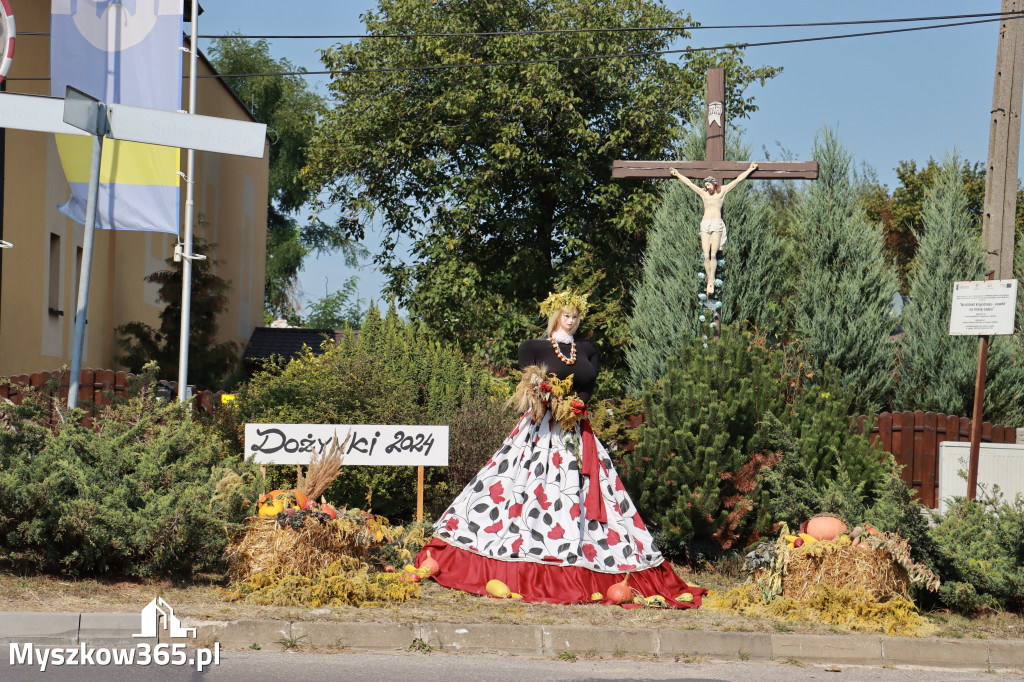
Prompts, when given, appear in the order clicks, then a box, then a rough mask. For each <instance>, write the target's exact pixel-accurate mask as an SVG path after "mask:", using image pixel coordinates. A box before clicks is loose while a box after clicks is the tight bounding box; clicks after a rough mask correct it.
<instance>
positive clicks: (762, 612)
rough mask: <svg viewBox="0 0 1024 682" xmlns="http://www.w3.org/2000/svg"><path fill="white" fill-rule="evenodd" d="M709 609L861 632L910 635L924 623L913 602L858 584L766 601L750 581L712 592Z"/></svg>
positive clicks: (707, 603)
mask: <svg viewBox="0 0 1024 682" xmlns="http://www.w3.org/2000/svg"><path fill="white" fill-rule="evenodd" d="M701 607H702V608H705V609H709V610H711V611H738V612H740V613H742V614H744V615H746V616H755V617H765V618H774V619H783V620H792V621H805V622H811V623H828V624H831V625H836V626H840V627H844V628H846V629H848V630H854V631H861V632H883V633H885V634H887V635H903V636H908V637H912V636H914V635H916V634H918V630H919V629H920V628H921V627H922V626H924V625H925V621H924V619H923V618H922V617H921V616H920V615H919V614H918V610H917V607H916V606H915V605H914V603H913V602H911V601H909V600H907V599H904V598H902V597H896V598H893V599H889V600H886V601H876V600H874V599H872V597H871V595H870V594H869V593H868V592H867V590H864V589H863V588H860V587H854V586H849V585H846V586H843V587H840V588H834V587H830V586H828V585H816V586H814V588H813V589H812V590H811V592H810V594H809V599H808V601H806V602H800V601H797V600H796V599H793V598H790V597H777V598H775V599H773V600H772V601H771V602H770V603H768V604H765V603H763V602H762V600H761V595H760V591H759V590H758V589H757V587H756V585H754V584H753V583H748V584H747V585H743V586H740V587H734V588H732V589H731V590H728V591H727V592H724V593H718V592H714V591H713V592H711V593H709V594H708V595H707V596H706V597H704V601H703V602H702V604H701Z"/></svg>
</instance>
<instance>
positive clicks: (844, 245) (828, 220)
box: [791, 129, 898, 406]
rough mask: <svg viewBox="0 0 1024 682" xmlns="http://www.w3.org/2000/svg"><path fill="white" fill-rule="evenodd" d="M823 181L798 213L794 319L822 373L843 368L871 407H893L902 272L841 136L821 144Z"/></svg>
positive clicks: (826, 134)
mask: <svg viewBox="0 0 1024 682" xmlns="http://www.w3.org/2000/svg"><path fill="white" fill-rule="evenodd" d="M813 156H814V158H815V159H816V160H817V161H818V163H819V165H820V172H819V175H818V180H817V181H815V182H811V183H808V187H807V189H806V190H805V191H804V193H803V196H802V197H801V198H800V201H799V205H798V206H797V209H796V222H795V225H794V229H795V231H796V234H797V237H798V239H799V256H800V283H799V288H798V291H797V293H796V295H795V296H794V297H793V298H792V299H791V301H792V303H793V304H794V306H795V309H794V311H793V320H794V323H795V326H796V329H797V332H798V333H799V334H800V337H801V339H802V341H803V343H804V345H805V347H806V349H807V351H808V352H809V353H810V354H811V357H812V362H813V364H814V367H815V369H817V370H818V371H821V370H822V369H823V368H824V367H825V365H826V364H830V365H832V366H834V367H837V368H839V369H840V370H841V371H842V373H843V376H844V377H845V379H846V380H847V381H849V382H850V383H852V384H853V385H854V386H855V387H856V389H857V391H858V392H859V394H860V398H861V400H863V401H864V403H865V406H866V405H867V404H868V403H873V404H875V405H887V404H888V397H889V392H890V390H891V389H892V383H893V379H892V373H893V369H894V364H895V353H894V347H893V346H894V344H893V343H892V342H891V341H890V340H889V336H890V333H891V332H892V328H893V326H894V325H893V321H892V320H891V319H890V316H889V308H890V304H891V301H892V297H893V295H894V294H895V293H896V292H897V288H898V280H897V278H896V271H895V269H894V267H893V266H892V264H891V263H889V262H888V261H887V259H886V255H885V248H884V243H883V240H882V229H881V227H880V226H879V225H876V224H873V223H872V222H871V221H870V220H868V217H867V214H866V213H865V211H864V208H863V207H862V206H861V205H860V204H859V202H858V193H857V189H856V187H855V185H854V182H853V179H854V178H853V171H852V156H851V154H850V153H849V152H847V151H846V150H845V149H844V148H843V147H842V145H841V144H840V142H839V138H838V136H837V135H836V133H835V132H834V131H832V130H830V129H824V130H822V131H821V132H819V133H818V135H817V137H816V138H815V142H814V153H813Z"/></svg>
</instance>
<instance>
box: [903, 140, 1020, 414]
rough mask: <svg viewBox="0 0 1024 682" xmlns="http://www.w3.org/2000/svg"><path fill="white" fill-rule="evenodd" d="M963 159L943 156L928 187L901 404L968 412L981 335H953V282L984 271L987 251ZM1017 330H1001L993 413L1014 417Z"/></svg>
mask: <svg viewBox="0 0 1024 682" xmlns="http://www.w3.org/2000/svg"><path fill="white" fill-rule="evenodd" d="M961 166H962V162H961V160H960V159H959V158H958V157H957V156H956V155H952V156H947V157H946V158H945V159H943V161H942V164H941V166H940V168H939V172H938V173H937V174H936V176H935V179H934V181H933V183H932V185H931V187H929V188H928V191H927V193H926V194H925V199H924V205H923V214H922V223H923V227H924V229H923V234H921V235H915V236H916V237H917V239H918V242H919V245H918V251H917V256H916V258H915V259H914V263H913V267H912V270H911V273H910V301H909V302H908V303H907V306H906V307H905V308H904V310H903V315H902V317H901V323H902V326H903V331H904V334H903V336H902V337H901V338H900V342H899V347H900V362H899V369H898V381H897V384H896V394H895V395H896V400H895V405H896V407H897V408H898V409H901V410H925V411H932V412H945V413H947V414H955V415H960V416H967V415H969V414H970V413H971V411H972V409H973V396H974V381H975V373H976V366H977V365H976V363H977V358H978V339H977V338H976V337H973V336H950V334H949V316H950V300H951V295H952V290H953V282H957V281H971V280H980V279H984V273H985V268H986V265H985V258H984V255H983V254H982V246H981V242H980V240H979V234H978V232H977V229H976V228H977V225H976V224H975V220H974V219H973V217H972V216H971V214H970V211H969V209H968V201H969V199H970V197H968V196H967V192H966V191H965V189H964V183H963V178H962V177H961V172H962V171H961ZM1017 355H1018V351H1017V345H1016V343H1015V342H1014V339H1013V338H1003V337H994V338H993V339H992V344H991V347H990V353H989V362H988V365H987V368H988V371H987V376H986V382H985V383H986V391H985V410H984V414H985V419H986V420H987V421H993V420H998V421H1005V420H1008V419H1009V420H1012V419H1014V417H1015V413H1016V412H1017V411H1018V410H1019V408H1018V406H1017V405H1018V403H1019V402H1020V395H1021V390H1022V387H1024V383H1022V379H1024V377H1022V376H1021V374H1022V373H1021V370H1020V363H1019V356H1018V358H1015V356H1017Z"/></svg>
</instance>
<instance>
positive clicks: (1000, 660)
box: [988, 639, 1024, 670]
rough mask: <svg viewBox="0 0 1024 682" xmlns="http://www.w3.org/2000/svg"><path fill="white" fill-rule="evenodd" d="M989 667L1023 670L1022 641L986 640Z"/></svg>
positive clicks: (1023, 651)
mask: <svg viewBox="0 0 1024 682" xmlns="http://www.w3.org/2000/svg"><path fill="white" fill-rule="evenodd" d="M988 664H989V668H993V669H995V670H1005V669H1013V670H1024V642H1022V641H1020V640H1001V639H993V640H989V642H988Z"/></svg>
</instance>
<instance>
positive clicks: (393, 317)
mask: <svg viewBox="0 0 1024 682" xmlns="http://www.w3.org/2000/svg"><path fill="white" fill-rule="evenodd" d="M324 351H325V352H324V353H322V354H320V355H317V354H315V353H313V352H312V351H311V350H307V352H306V353H305V354H303V355H302V356H301V357H299V358H297V359H295V360H292V361H291V362H288V363H287V364H284V363H278V364H274V365H271V366H270V367H269V368H268V369H267V370H266V371H264V372H261V373H259V374H257V375H256V376H254V377H253V378H252V380H251V381H250V382H249V383H248V384H246V385H244V386H242V387H241V388H240V389H239V391H238V393H237V397H236V400H235V401H234V403H232V404H231V405H232V406H231V407H229V409H228V410H226V411H225V415H224V417H223V418H222V419H221V421H220V428H221V429H222V433H224V434H225V435H226V436H227V437H228V438H230V440H231V442H232V445H231V447H232V449H233V451H234V452H237V453H239V454H241V452H242V446H243V441H244V425H245V423H247V422H249V423H295V424H448V425H449V426H450V430H449V445H450V448H449V463H450V464H449V467H447V468H445V467H426V470H425V483H426V486H427V489H428V495H427V496H426V502H425V505H426V507H427V509H428V510H429V511H431V512H432V513H436V512H438V511H444V508H445V505H447V504H448V502H450V501H451V498H453V497H454V496H455V495H456V494H457V493H458V492H459V491H460V490H461V488H462V486H463V485H465V484H466V483H468V482H469V480H470V479H471V478H472V477H473V475H474V474H475V473H476V471H477V469H479V467H480V466H482V465H483V464H484V463H485V462H486V461H487V458H489V457H490V456H491V455H492V454H494V452H495V451H496V450H497V449H498V447H499V446H500V445H501V441H502V438H503V437H504V436H505V435H506V433H507V432H508V431H509V430H510V429H511V427H512V421H513V417H512V415H510V414H509V413H508V412H507V411H506V410H505V408H504V406H503V402H502V399H503V398H504V395H505V394H507V391H506V389H505V387H504V385H503V384H501V383H500V382H498V381H497V380H496V379H494V378H493V377H492V376H491V374H490V373H489V372H488V371H487V370H486V369H485V368H484V367H482V366H480V365H476V364H470V363H467V362H466V361H465V360H464V359H463V357H462V355H461V354H460V353H459V352H458V350H456V349H455V348H452V347H450V346H445V345H441V344H438V343H436V342H434V341H432V340H431V339H430V338H429V337H428V335H427V334H426V333H425V332H423V331H422V330H420V329H418V328H417V327H416V326H415V325H413V324H411V323H406V322H404V321H402V320H401V318H399V317H398V313H397V312H396V310H395V308H394V307H393V306H392V307H391V309H390V310H389V311H388V313H387V315H386V316H385V317H384V318H383V319H382V318H381V315H380V313H379V311H378V310H377V308H376V307H374V306H372V305H371V307H370V310H369V312H368V313H367V316H366V319H365V321H364V322H363V325H362V327H361V328H360V330H359V333H358V335H357V334H355V333H353V332H346V333H345V335H344V336H343V338H342V340H341V342H340V343H338V344H333V343H328V344H327V345H326V346H325V348H324ZM270 469H271V470H272V473H271V475H270V477H269V480H268V485H277V484H281V485H293V484H294V471H293V470H290V469H289V468H286V467H270ZM325 495H326V497H327V498H328V499H329V500H330V501H332V502H334V503H336V504H340V505H349V506H356V507H366V508H369V507H371V506H372V508H373V510H374V511H375V512H377V513H379V514H382V515H384V516H386V517H388V518H390V519H400V520H408V519H411V518H413V516H414V514H415V509H416V469H415V468H414V467H392V466H374V467H369V466H345V467H343V468H342V473H341V475H340V476H339V477H338V479H337V480H336V481H335V482H334V484H333V485H332V486H331V488H329V489H328V491H327V492H326V493H325Z"/></svg>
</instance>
